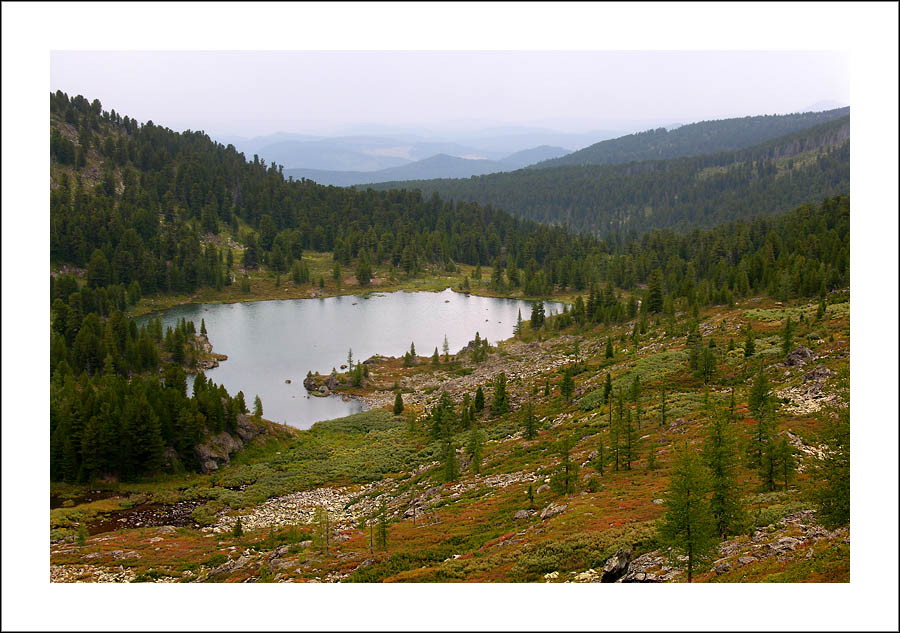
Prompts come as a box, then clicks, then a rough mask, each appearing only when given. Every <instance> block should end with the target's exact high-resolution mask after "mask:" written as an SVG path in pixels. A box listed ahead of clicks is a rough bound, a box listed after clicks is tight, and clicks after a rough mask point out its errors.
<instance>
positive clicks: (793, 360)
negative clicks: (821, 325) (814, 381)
mask: <svg viewBox="0 0 900 633" xmlns="http://www.w3.org/2000/svg"><path fill="white" fill-rule="evenodd" d="M812 358H815V354H813V353H812V350H811V349H809V348H808V347H804V346H802V345H801V346H800V347H798V348H797V349H795V350H794V351H793V352H791V353H790V354H788V355H787V358H785V359H784V364H785V365H787V366H788V367H797V366H800V365H803V364H805V363H806V361H808V360H810V359H812Z"/></svg>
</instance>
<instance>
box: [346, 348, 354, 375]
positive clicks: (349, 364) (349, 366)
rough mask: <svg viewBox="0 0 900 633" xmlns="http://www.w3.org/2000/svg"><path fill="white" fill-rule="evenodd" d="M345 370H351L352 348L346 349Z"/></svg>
mask: <svg viewBox="0 0 900 633" xmlns="http://www.w3.org/2000/svg"><path fill="white" fill-rule="evenodd" d="M347 371H353V348H352V347H351V348H350V349H348V350H347Z"/></svg>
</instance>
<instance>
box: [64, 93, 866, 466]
mask: <svg viewBox="0 0 900 633" xmlns="http://www.w3.org/2000/svg"><path fill="white" fill-rule="evenodd" d="M50 123H51V145H50V151H51V194H50V198H51V200H50V219H51V236H50V244H51V264H53V265H54V267H55V269H56V270H57V272H56V273H54V275H53V276H52V277H51V288H50V292H51V296H50V301H51V318H52V321H51V359H50V362H51V455H52V459H51V474H52V476H53V477H54V478H62V479H66V480H73V479H78V480H85V479H88V478H90V477H93V476H96V475H99V474H101V473H118V474H120V475H122V476H125V477H133V476H138V475H140V474H142V473H148V472H154V471H155V470H157V469H159V468H162V467H164V466H165V465H166V463H167V462H168V467H169V468H175V467H187V468H194V467H196V460H194V459H192V457H191V452H190V450H189V449H190V446H191V445H192V443H193V442H196V441H197V440H198V439H199V438H200V437H202V436H203V435H204V433H217V432H221V431H222V430H226V431H233V430H234V424H235V419H236V416H237V415H238V414H242V413H246V411H247V408H246V406H245V405H244V403H243V395H242V394H240V395H239V396H237V397H232V396H229V394H227V393H225V391H224V389H223V388H220V387H216V386H215V385H211V384H209V385H208V384H207V383H206V382H205V380H204V379H203V378H202V377H201V378H198V379H197V381H196V382H195V386H194V394H193V397H188V396H186V395H185V389H184V376H183V371H184V369H185V368H186V365H185V362H184V354H185V351H184V350H185V349H187V350H188V352H187V353H190V347H189V346H188V347H185V346H186V344H187V343H188V342H189V341H190V339H191V337H192V336H194V335H195V333H196V331H195V330H196V326H195V324H184V326H182V327H181V328H179V329H178V330H176V331H170V332H168V333H166V335H165V336H163V333H162V332H161V331H160V328H158V327H157V328H154V327H147V328H141V329H138V328H136V327H135V326H134V324H133V323H131V322H128V320H127V319H125V318H124V316H123V313H124V311H125V310H126V309H127V308H128V307H129V306H131V305H133V304H135V303H136V302H138V301H139V300H140V299H141V297H144V296H148V295H155V294H160V293H162V294H165V293H169V292H191V291H193V290H195V289H197V288H200V287H210V288H222V287H223V286H225V285H230V284H233V283H236V282H239V280H240V279H241V278H242V276H243V275H244V273H245V272H246V271H247V270H251V269H256V268H259V267H266V268H267V269H268V270H271V271H273V272H276V273H281V272H287V271H289V270H292V271H294V282H295V283H298V284H311V283H314V280H312V279H310V278H309V274H308V272H306V273H304V266H305V263H304V253H305V252H306V251H309V250H312V251H317V252H320V251H328V252H331V253H333V257H334V259H335V260H336V261H337V262H342V263H348V264H349V263H350V262H352V261H354V260H355V261H356V262H357V271H358V275H359V277H360V284H365V283H366V281H367V279H366V276H365V274H363V272H364V270H365V268H366V267H365V266H362V267H360V265H359V264H360V262H363V263H367V264H368V263H377V264H380V265H389V266H391V267H393V268H394V269H395V270H396V272H397V274H398V275H400V276H404V275H406V276H415V275H417V274H419V273H421V272H422V271H423V270H425V269H436V270H452V269H453V268H454V266H456V265H457V264H460V263H462V264H469V265H490V266H492V269H493V272H492V281H491V284H492V287H493V288H494V290H495V291H498V292H505V293H510V294H515V293H520V294H524V295H526V296H551V295H553V294H554V293H563V292H568V293H572V292H574V293H577V294H583V295H584V297H583V299H582V298H579V299H578V301H576V309H578V310H583V309H586V310H587V316H588V318H589V319H590V320H592V321H595V322H598V323H601V322H602V323H621V322H623V321H625V320H627V319H630V318H633V317H634V316H635V314H636V311H637V309H638V305H639V304H638V299H643V300H644V301H643V304H642V305H643V309H644V310H645V311H646V310H647V309H650V310H652V311H664V312H671V310H672V305H673V302H675V301H678V300H681V301H683V305H684V306H685V307H687V308H688V309H692V310H696V309H697V307H702V306H708V305H714V304H730V303H732V302H733V301H734V300H735V299H737V298H740V297H747V296H751V295H754V294H759V293H767V294H769V295H772V296H774V297H777V298H778V299H779V300H785V299H789V298H792V297H810V296H818V295H821V294H824V293H825V292H827V291H830V290H833V289H836V288H841V287H845V286H847V284H848V283H849V198H848V197H846V196H838V197H834V198H828V199H826V200H824V201H823V202H821V203H815V204H802V205H800V206H799V207H797V208H796V209H795V210H793V211H791V212H790V213H787V214H784V215H780V216H777V217H768V216H767V210H768V207H767V206H766V205H767V202H766V201H768V200H771V199H779V200H781V199H788V200H796V199H797V197H798V196H800V197H804V196H805V197H804V198H803V200H804V201H809V202H812V201H814V200H816V199H818V200H821V198H822V197H823V196H821V195H819V194H818V193H816V191H832V192H835V193H837V192H839V191H841V190H843V189H841V188H842V187H843V185H842V183H844V182H845V181H844V180H842V177H843V176H841V174H842V172H843V170H844V169H845V167H846V164H847V160H848V152H849V149H848V147H847V144H846V143H844V144H842V145H839V146H838V147H836V148H835V149H832V150H828V151H824V152H821V153H820V154H819V155H818V156H815V157H814V158H811V159H810V162H809V164H808V165H807V166H805V167H796V166H795V167H793V168H792V169H789V170H788V171H787V172H786V173H784V174H783V175H782V176H780V177H778V178H776V175H777V174H779V173H780V168H779V167H778V166H777V164H776V162H777V160H778V159H779V153H778V152H779V151H781V148H783V147H785V145H784V143H783V142H782V141H779V142H776V143H773V144H770V145H769V146H768V149H766V148H765V147H762V148H755V149H751V150H743V151H741V152H738V153H735V154H729V155H728V156H727V157H726V156H725V155H716V156H712V157H702V158H691V159H681V160H679V161H675V162H663V163H648V164H646V165H647V171H645V172H644V173H637V172H642V171H644V168H643V167H641V166H640V165H637V166H635V165H630V166H623V167H598V168H592V169H598V170H601V171H602V170H606V171H605V172H603V173H607V174H608V176H609V177H608V179H607V183H606V184H605V185H604V190H606V188H608V189H609V190H610V191H611V190H612V189H616V190H619V189H620V188H621V192H620V195H622V196H628V195H634V194H635V192H638V191H651V192H652V191H659V192H674V191H678V192H679V193H678V198H679V200H680V201H681V202H680V203H679V204H682V205H685V204H687V201H690V200H693V201H694V202H692V204H693V205H694V206H693V207H691V208H693V209H699V208H705V209H708V210H709V212H708V213H706V214H705V216H706V218H705V219H704V220H702V221H700V220H699V219H697V218H695V217H694V216H692V215H690V214H689V213H687V212H685V213H687V214H685V213H682V214H681V215H679V213H678V211H677V209H682V208H683V207H680V206H677V205H676V206H675V207H673V208H674V209H676V211H673V212H672V213H671V214H670V212H669V211H666V212H665V213H659V214H654V215H651V216H646V217H649V218H656V217H660V215H663V216H665V217H666V218H669V219H668V220H667V223H671V224H673V225H678V226H682V227H683V226H685V225H686V223H687V225H705V224H709V223H712V222H713V219H716V218H717V219H718V220H724V219H726V218H744V217H746V216H751V215H758V216H762V217H756V218H753V219H739V220H736V221H731V222H729V223H727V224H723V225H721V226H718V227H716V228H713V229H708V230H701V229H698V228H693V229H692V230H691V231H689V232H675V231H672V230H669V229H666V230H651V231H649V232H643V234H641V235H640V236H638V234H637V233H636V232H635V231H634V229H636V228H639V227H640V226H642V225H636V226H635V225H629V229H632V230H629V232H628V233H623V232H622V231H620V230H615V231H612V232H610V233H609V235H608V236H607V237H606V239H602V240H601V239H598V238H597V237H595V236H592V235H589V234H572V233H569V232H568V231H567V230H566V229H565V228H563V227H560V226H547V225H543V224H539V223H537V222H534V221H531V220H521V219H517V218H514V217H513V216H511V215H509V214H507V213H506V212H504V211H501V210H499V209H497V208H493V207H491V206H490V205H489V206H482V205H480V204H478V203H474V202H455V201H444V200H440V199H439V198H438V197H437V196H436V195H431V196H430V197H423V195H422V194H421V193H420V192H418V191H405V190H401V191H398V190H388V191H376V190H371V189H370V190H366V191H355V190H353V189H343V188H338V187H323V186H320V185H317V184H315V183H313V182H311V181H307V180H302V181H293V180H291V179H287V180H286V179H285V178H283V176H282V173H281V168H280V167H278V166H276V165H269V166H267V165H265V164H264V163H262V162H260V161H259V160H258V159H257V158H256V157H254V158H253V159H252V160H246V159H245V157H244V156H243V155H242V154H239V153H237V152H236V151H235V150H234V148H233V147H231V146H228V147H224V146H222V145H221V144H217V143H214V142H213V141H211V140H210V139H209V137H208V136H206V135H205V134H203V133H202V132H193V131H187V132H183V133H176V132H173V131H171V130H169V129H166V128H162V127H160V126H157V125H154V124H153V123H152V122H149V121H148V122H146V123H144V124H140V123H138V122H137V121H135V120H134V119H130V118H129V117H127V116H122V115H120V114H119V113H117V112H115V111H114V110H109V111H106V110H103V109H102V107H101V104H100V102H99V101H97V100H94V101H88V100H87V99H85V98H83V97H81V96H77V97H74V98H71V99H70V98H69V97H68V96H67V95H65V94H63V93H59V92H58V93H56V94H51V95H50ZM826 125H827V126H831V127H826V128H822V129H820V130H819V131H818V132H816V133H813V132H812V131H807V132H805V133H803V135H802V136H801V137H799V138H798V139H795V141H796V143H802V142H812V141H809V139H815V138H818V137H816V136H815V134H820V135H825V136H828V135H829V134H830V135H832V136H833V135H834V134H840V133H841V130H843V127H842V126H843V125H844V123H842V122H841V121H840V120H838V121H835V122H833V123H831V124H826ZM829 138H830V137H829ZM796 143H795V144H796ZM814 145H816V146H819V145H818V144H817V143H814ZM803 149H805V148H804V147H800V150H801V151H802V150H803ZM722 165H729V166H728V167H727V168H725V169H724V171H722V172H721V173H718V172H716V173H710V174H709V175H708V176H707V177H706V178H705V179H703V180H702V181H700V182H699V183H695V184H694V185H693V186H692V187H687V188H682V187H680V186H679V183H682V182H684V181H685V180H690V179H696V176H697V174H698V173H699V172H700V171H702V170H713V171H715V169H716V168H717V167H720V166H722ZM579 169H582V168H565V167H564V168H558V169H546V170H532V171H529V172H528V173H529V174H536V175H538V176H540V177H544V176H547V177H551V178H560V179H561V181H560V182H562V180H565V181H566V182H567V183H569V184H568V185H567V186H569V187H572V186H574V188H575V190H577V183H578V179H577V178H575V177H573V176H571V175H567V174H568V171H571V170H579ZM564 172H565V173H564ZM626 172H634V173H630V175H628V176H626V177H624V179H623V175H622V174H624V173H626ZM520 173H521V172H520ZM814 176H815V177H814ZM503 177H506V176H503ZM773 178H775V180H773ZM823 179H824V181H823ZM733 181H738V182H743V183H747V182H750V183H756V184H751V185H749V186H750V190H751V191H757V192H759V194H760V197H753V196H752V195H751V196H745V195H743V194H740V192H741V191H744V192H745V193H746V191H747V190H746V189H741V188H736V187H733V186H731V185H730V184H729V183H732V182H733ZM473 182H474V181H473ZM540 182H542V183H543V184H535V185H534V187H537V188H539V189H540V188H542V187H546V188H547V189H548V191H549V192H550V193H548V194H547V195H550V196H552V195H560V194H559V193H558V192H556V193H554V191H555V190H554V188H553V186H551V183H549V182H543V181H540ZM773 182H775V183H778V187H782V185H784V183H799V184H795V185H791V188H790V189H785V190H782V189H779V188H777V187H776V189H775V190H774V191H772V190H771V189H770V185H772V183H773ZM573 183H574V185H573ZM617 183H618V184H617ZM623 183H627V184H628V186H627V187H624V188H622V185H623ZM784 186H786V185H784ZM844 189H846V187H844ZM720 190H721V191H724V192H727V194H728V195H730V196H731V197H732V198H731V199H733V201H734V206H728V205H725V204H722V202H723V200H724V198H723V197H718V198H717V197H716V194H715V192H716V191H720ZM629 192H631V193H630V194H629ZM704 192H705V193H704ZM522 195H523V196H525V195H527V192H523V193H522ZM645 195H646V194H645ZM650 195H651V197H652V195H656V194H650ZM660 195H662V194H660ZM672 195H673V196H674V193H672ZM536 199H538V200H539V199H540V197H536ZM713 208H714V209H715V212H714V213H713V212H712V209H713ZM677 218H680V219H677ZM644 226H647V227H649V226H652V223H648V224H647V225H644ZM223 238H227V239H223ZM679 305H681V304H679ZM579 306H581V307H579ZM585 306H586V307H585ZM204 334H205V332H204ZM187 368H188V369H190V368H189V367H187ZM159 372H163V381H162V382H160V381H159V380H158V379H157V378H156V377H155V374H157V373H159ZM138 427H140V429H139V431H140V432H139V433H138V435H137V436H135V435H134V434H135V433H137V432H138ZM131 438H135V439H134V441H132V439H131ZM116 446H119V447H120V448H115V447H116ZM167 448H172V449H174V451H175V455H177V460H175V459H169V460H166V459H164V455H165V454H166V449H167ZM175 461H177V462H178V463H179V464H180V465H176V464H175Z"/></svg>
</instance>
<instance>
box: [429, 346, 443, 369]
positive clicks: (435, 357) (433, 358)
mask: <svg viewBox="0 0 900 633" xmlns="http://www.w3.org/2000/svg"><path fill="white" fill-rule="evenodd" d="M431 364H432V365H440V364H441V357H440V356H438V350H437V348H436V347H435V348H434V354H432V355H431Z"/></svg>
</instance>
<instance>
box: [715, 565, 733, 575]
mask: <svg viewBox="0 0 900 633" xmlns="http://www.w3.org/2000/svg"><path fill="white" fill-rule="evenodd" d="M730 571H731V563H722V564H721V565H716V566H715V572H716V576H720V575H722V574H727V573H728V572H730Z"/></svg>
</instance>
